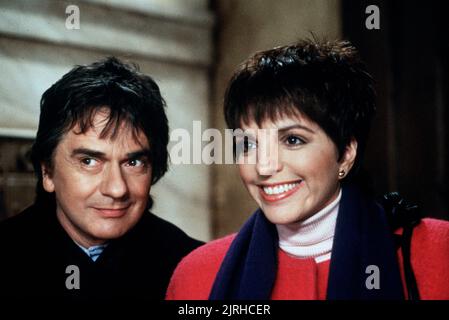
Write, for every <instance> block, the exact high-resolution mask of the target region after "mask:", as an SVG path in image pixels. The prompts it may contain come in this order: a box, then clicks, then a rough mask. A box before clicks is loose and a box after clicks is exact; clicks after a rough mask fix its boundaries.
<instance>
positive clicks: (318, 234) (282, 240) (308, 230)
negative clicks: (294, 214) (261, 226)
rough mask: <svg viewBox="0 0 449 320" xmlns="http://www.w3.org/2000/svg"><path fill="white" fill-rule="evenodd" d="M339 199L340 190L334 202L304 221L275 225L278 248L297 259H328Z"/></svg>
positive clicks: (319, 260) (320, 260)
mask: <svg viewBox="0 0 449 320" xmlns="http://www.w3.org/2000/svg"><path fill="white" fill-rule="evenodd" d="M340 199H341V190H340V192H339V194H338V196H337V198H336V199H335V200H334V201H332V202H331V203H330V204H329V205H327V206H326V207H324V208H323V209H321V210H320V211H318V212H317V213H315V214H314V215H312V216H311V217H309V218H307V219H306V220H304V221H300V222H296V223H291V224H288V225H276V228H277V230H278V234H279V246H280V248H281V249H282V250H283V251H285V252H287V253H288V254H290V255H292V256H294V257H297V258H302V259H305V258H314V259H315V261H316V262H322V261H325V260H328V259H330V256H331V251H332V243H333V240H334V233H335V224H336V221H337V215H338V208H339V206H340Z"/></svg>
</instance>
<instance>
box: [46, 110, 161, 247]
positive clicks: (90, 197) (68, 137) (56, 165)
mask: <svg viewBox="0 0 449 320" xmlns="http://www.w3.org/2000/svg"><path fill="white" fill-rule="evenodd" d="M93 120H94V121H93V127H92V128H90V129H89V130H88V131H87V132H86V133H84V134H79V128H78V127H77V126H75V127H74V128H73V129H72V130H70V131H69V132H67V133H66V134H65V135H64V137H63V139H62V140H61V141H60V143H59V144H58V146H57V148H56V150H55V153H54V157H53V165H52V168H51V170H48V168H46V167H45V166H44V165H43V166H42V171H43V186H44V189H45V190H46V191H47V192H55V194H56V205H57V207H56V212H57V217H58V220H59V222H60V223H61V225H62V226H63V228H64V229H65V230H66V232H67V233H68V234H69V236H70V237H71V238H72V239H73V240H74V241H76V242H77V243H78V244H80V245H82V246H84V247H90V246H92V245H97V244H101V243H104V242H105V241H107V240H108V239H114V238H118V237H120V236H122V235H124V234H125V233H126V232H127V231H128V230H130V229H131V228H132V227H133V226H134V225H135V224H136V223H137V222H138V221H139V219H140V218H141V216H142V214H143V212H144V211H145V208H146V204H147V201H148V195H149V192H150V187H151V174H152V170H151V165H150V163H149V157H148V154H149V148H150V147H149V142H148V139H147V138H146V137H145V135H144V134H143V133H142V132H139V133H138V135H137V141H136V139H135V138H134V136H133V134H132V130H131V129H129V128H127V127H126V126H125V125H122V126H121V127H120V128H119V131H118V133H117V135H116V136H115V138H114V139H111V138H110V137H108V136H107V137H106V138H100V133H101V132H102V129H103V128H104V126H105V124H106V122H107V120H108V113H107V112H97V114H96V115H95V117H94V119H93Z"/></svg>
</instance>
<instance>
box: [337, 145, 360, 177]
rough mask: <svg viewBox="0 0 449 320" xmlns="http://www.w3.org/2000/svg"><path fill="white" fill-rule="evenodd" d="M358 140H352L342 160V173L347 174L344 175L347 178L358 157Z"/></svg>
mask: <svg viewBox="0 0 449 320" xmlns="http://www.w3.org/2000/svg"><path fill="white" fill-rule="evenodd" d="M357 145H358V144H357V140H355V138H354V137H353V138H351V141H349V144H348V145H347V146H346V148H345V151H344V154H343V157H342V158H341V160H340V169H339V171H340V172H342V171H343V172H345V174H344V175H343V177H344V176H346V175H347V174H348V173H349V171H350V170H351V168H352V166H353V165H354V162H355V158H356V156H357Z"/></svg>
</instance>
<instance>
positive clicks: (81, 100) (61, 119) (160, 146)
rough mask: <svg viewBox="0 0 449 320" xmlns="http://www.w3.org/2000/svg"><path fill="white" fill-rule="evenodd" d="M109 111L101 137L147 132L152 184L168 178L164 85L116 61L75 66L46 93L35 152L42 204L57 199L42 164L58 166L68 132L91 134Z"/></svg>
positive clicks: (41, 108)
mask: <svg viewBox="0 0 449 320" xmlns="http://www.w3.org/2000/svg"><path fill="white" fill-rule="evenodd" d="M105 107H106V108H107V109H108V111H109V117H108V121H107V123H106V125H105V127H104V129H103V131H102V132H101V134H100V137H101V138H105V137H111V138H114V137H115V136H116V134H117V133H118V129H119V128H120V126H122V125H123V124H125V125H127V126H128V127H129V128H131V129H132V132H133V135H134V137H135V138H136V140H137V134H138V132H139V131H142V132H143V133H144V134H145V136H146V137H147V139H148V142H149V145H150V161H151V166H152V184H154V183H156V182H157V181H158V180H159V179H160V178H161V177H162V176H163V175H164V174H165V172H166V171H167V169H168V151H167V144H168V140H169V135H168V121H167V116H166V114H165V109H164V107H165V102H164V99H163V98H162V96H161V93H160V91H159V87H158V86H157V84H156V83H155V82H154V80H153V79H152V78H151V77H149V76H147V75H144V74H142V73H141V72H139V70H138V67H137V66H130V65H128V64H124V63H123V62H121V61H120V60H118V59H117V58H114V57H110V58H107V59H105V60H102V61H99V62H95V63H92V64H90V65H83V66H76V67H74V68H73V69H72V70H70V71H69V72H68V73H67V74H65V75H64V76H63V77H62V78H61V79H60V80H58V81H57V82H56V83H55V84H53V85H52V86H51V87H50V88H49V89H48V90H47V91H45V92H44V94H43V95H42V99H41V103H40V118H39V127H38V131H37V136H36V140H35V142H34V144H33V147H32V149H31V160H32V162H33V166H34V169H35V173H36V175H37V178H38V182H37V196H36V202H39V201H43V200H44V201H45V200H48V199H49V197H52V199H54V195H50V194H49V193H47V192H46V191H45V190H44V189H43V186H42V170H41V163H44V164H45V165H46V166H48V167H49V168H52V164H53V163H52V159H53V154H54V152H55V149H56V147H57V146H58V143H59V142H60V141H61V139H62V138H63V136H64V134H66V133H67V132H68V131H70V130H71V129H72V128H74V127H75V126H78V127H79V129H80V130H79V131H80V132H79V133H80V134H81V133H85V132H86V131H88V130H89V129H90V128H91V127H92V126H93V119H94V117H95V115H96V113H97V112H98V111H100V110H104V108H105ZM77 133H78V132H77ZM150 200H151V198H150Z"/></svg>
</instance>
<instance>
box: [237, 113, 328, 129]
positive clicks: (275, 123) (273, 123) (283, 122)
mask: <svg viewBox="0 0 449 320" xmlns="http://www.w3.org/2000/svg"><path fill="white" fill-rule="evenodd" d="M295 124H300V125H303V126H304V125H305V126H308V127H312V128H317V127H319V126H318V124H317V123H316V122H314V121H312V120H311V119H310V118H309V117H307V116H306V115H305V114H303V113H301V112H299V111H297V112H296V113H294V114H293V113H292V112H279V113H278V114H276V115H275V116H269V115H266V116H265V117H262V118H260V119H256V117H254V116H248V117H247V118H246V119H243V118H242V119H241V121H240V127H241V128H242V129H245V128H260V129H269V128H281V127H287V126H292V125H295Z"/></svg>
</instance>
